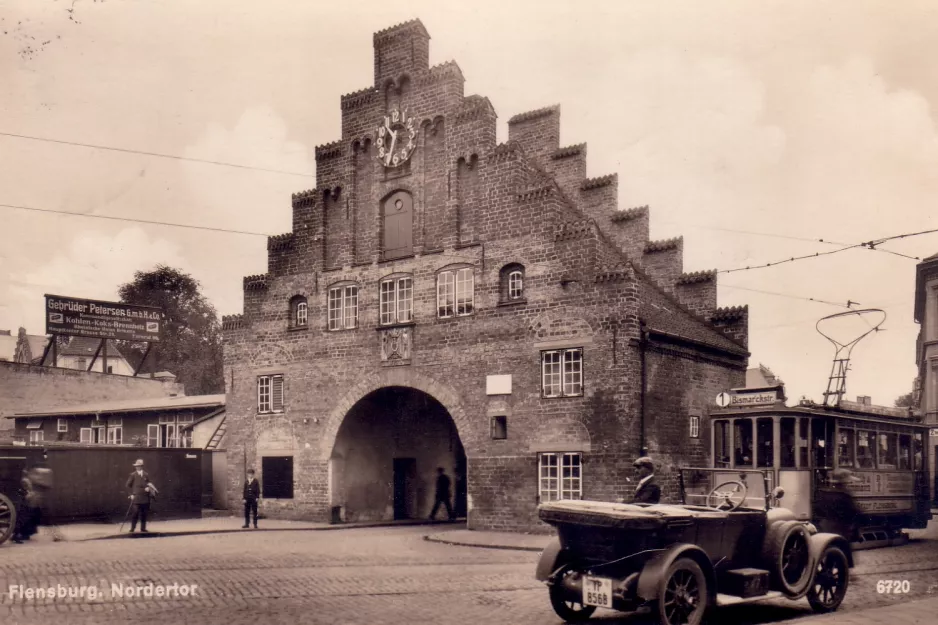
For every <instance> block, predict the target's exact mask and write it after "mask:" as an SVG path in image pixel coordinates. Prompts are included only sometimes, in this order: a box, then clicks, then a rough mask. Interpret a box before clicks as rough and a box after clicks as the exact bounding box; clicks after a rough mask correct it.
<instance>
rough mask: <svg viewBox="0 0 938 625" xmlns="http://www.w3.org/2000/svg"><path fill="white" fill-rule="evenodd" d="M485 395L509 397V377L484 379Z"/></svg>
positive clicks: (494, 376)
mask: <svg viewBox="0 0 938 625" xmlns="http://www.w3.org/2000/svg"><path fill="white" fill-rule="evenodd" d="M485 394H486V395H511V375H489V376H486V377H485Z"/></svg>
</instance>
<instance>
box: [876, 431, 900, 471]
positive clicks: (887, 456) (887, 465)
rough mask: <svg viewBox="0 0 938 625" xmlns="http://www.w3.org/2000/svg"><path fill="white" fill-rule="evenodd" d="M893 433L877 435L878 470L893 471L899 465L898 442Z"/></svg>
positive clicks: (896, 435)
mask: <svg viewBox="0 0 938 625" xmlns="http://www.w3.org/2000/svg"><path fill="white" fill-rule="evenodd" d="M898 436H899V435H898V434H896V433H895V432H888V433H887V432H881V433H880V435H879V468H880V469H895V468H896V467H897V465H898V464H899V440H898Z"/></svg>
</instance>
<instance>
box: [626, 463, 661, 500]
mask: <svg viewBox="0 0 938 625" xmlns="http://www.w3.org/2000/svg"><path fill="white" fill-rule="evenodd" d="M632 465H633V466H634V467H635V472H636V473H637V474H638V477H639V480H638V486H637V487H636V488H635V494H634V495H632V501H631V502H629V503H658V501H659V500H660V499H661V488H659V487H658V484H657V483H655V464H654V463H653V462H652V461H651V458H649V457H648V456H642V457H641V458H639V459H637V460H636V461H635V462H634V463H632Z"/></svg>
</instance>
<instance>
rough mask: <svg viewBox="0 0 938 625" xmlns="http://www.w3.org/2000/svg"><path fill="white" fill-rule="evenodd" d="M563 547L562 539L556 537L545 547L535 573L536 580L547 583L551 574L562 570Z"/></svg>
mask: <svg viewBox="0 0 938 625" xmlns="http://www.w3.org/2000/svg"><path fill="white" fill-rule="evenodd" d="M561 551H563V547H561V546H560V539H559V538H557V537H554V538H552V539H551V540H550V542H549V543H547V546H546V547H544V551H542V552H541V557H540V559H539V560H538V561H537V570H536V571H535V572H534V578H535V579H536V580H538V581H540V582H546V581H547V579H548V578H549V577H550V574H551V573H553V572H554V571H556V570H557V569H558V568H560V565H561V563H562V562H561V556H560V553H561Z"/></svg>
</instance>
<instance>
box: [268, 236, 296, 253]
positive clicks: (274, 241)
mask: <svg viewBox="0 0 938 625" xmlns="http://www.w3.org/2000/svg"><path fill="white" fill-rule="evenodd" d="M292 247H293V233H292V232H287V233H285V234H278V235H275V236H271V237H267V250H268V251H271V252H273V251H277V250H286V249H290V248H292Z"/></svg>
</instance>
